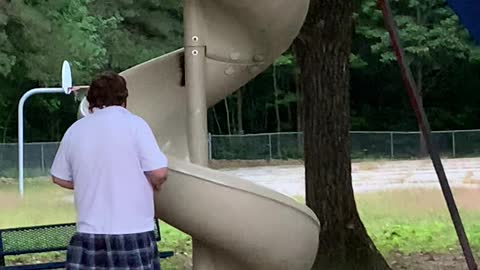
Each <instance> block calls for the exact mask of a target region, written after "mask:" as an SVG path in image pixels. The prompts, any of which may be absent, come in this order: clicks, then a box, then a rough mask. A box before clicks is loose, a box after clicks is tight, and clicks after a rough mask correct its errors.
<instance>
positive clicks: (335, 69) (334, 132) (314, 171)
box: [294, 0, 389, 270]
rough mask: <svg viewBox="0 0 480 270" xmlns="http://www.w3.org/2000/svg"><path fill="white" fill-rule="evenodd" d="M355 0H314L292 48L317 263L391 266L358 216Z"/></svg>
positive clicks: (341, 267)
mask: <svg viewBox="0 0 480 270" xmlns="http://www.w3.org/2000/svg"><path fill="white" fill-rule="evenodd" d="M352 14H353V1H350V0H336V1H334V0H311V2H310V10H309V14H308V17H307V20H306V22H305V25H304V27H303V29H302V32H301V34H300V36H299V37H298V39H297V40H296V41H295V44H294V49H295V53H296V56H297V61H298V63H299V67H300V69H301V74H300V78H299V79H300V80H299V83H300V87H301V89H302V92H303V95H304V107H303V110H304V132H305V147H304V151H305V177H306V194H307V198H306V199H307V204H308V206H309V207H310V208H312V209H313V211H314V212H315V213H316V215H317V216H318V218H319V220H320V223H321V231H320V245H319V249H318V255H317V259H316V262H315V265H314V268H313V269H322V270H347V269H348V270H350V269H356V270H363V269H365V270H367V269H368V270H376V269H382V270H383V269H389V266H388V264H387V263H386V262H385V260H384V258H383V257H382V255H381V254H380V253H379V252H378V250H377V249H376V247H375V245H374V244H373V242H372V240H371V239H370V238H369V236H368V234H367V231H366V229H365V227H364V225H363V223H362V221H361V219H360V217H359V214H358V212H357V207H356V203H355V198H354V193H353V187H352V178H351V159H350V104H349V102H350V96H349V83H350V71H349V55H350V51H351V43H352V23H353V22H352Z"/></svg>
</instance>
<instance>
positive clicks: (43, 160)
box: [40, 143, 45, 173]
mask: <svg viewBox="0 0 480 270" xmlns="http://www.w3.org/2000/svg"><path fill="white" fill-rule="evenodd" d="M40 153H41V160H42V173H44V172H45V150H44V149H43V143H42V144H40Z"/></svg>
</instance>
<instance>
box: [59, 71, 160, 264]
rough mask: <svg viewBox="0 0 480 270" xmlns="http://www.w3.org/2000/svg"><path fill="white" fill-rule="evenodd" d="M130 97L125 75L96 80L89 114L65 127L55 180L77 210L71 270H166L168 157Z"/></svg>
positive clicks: (69, 253)
mask: <svg viewBox="0 0 480 270" xmlns="http://www.w3.org/2000/svg"><path fill="white" fill-rule="evenodd" d="M127 97H128V89H127V84H126V81H125V79H124V78H123V77H122V76H120V75H118V74H116V73H111V72H109V73H103V74H101V75H100V76H98V77H97V78H96V79H95V80H93V81H92V83H91V85H90V88H89V90H88V94H87V101H88V102H89V104H90V108H89V109H90V112H91V114H90V115H88V116H86V117H84V118H82V119H80V120H78V121H77V122H76V123H74V124H73V125H72V126H71V127H70V128H69V129H68V130H67V132H66V133H65V135H64V137H63V139H62V142H61V144H60V147H59V149H58V152H57V155H56V157H55V160H54V162H53V165H52V168H51V174H52V177H53V182H54V183H55V184H57V185H59V186H61V187H64V188H67V189H72V190H74V199H75V208H76V211H77V233H76V234H75V235H74V236H73V237H72V239H71V242H70V245H69V247H68V251H67V265H66V269H79V270H80V269H146V270H149V269H152V270H157V269H160V263H159V258H158V251H157V247H156V241H155V235H154V226H155V224H154V200H153V195H154V194H153V193H154V190H158V189H160V188H161V186H162V184H163V183H164V182H165V181H166V178H167V158H166V157H165V155H164V154H163V153H162V151H161V150H160V148H159V146H158V144H157V142H156V139H155V136H154V135H153V132H152V130H151V129H150V127H149V125H148V124H147V123H146V122H145V121H144V120H143V119H142V118H140V117H138V116H136V115H134V114H132V113H130V112H129V111H128V110H127V109H126V105H127Z"/></svg>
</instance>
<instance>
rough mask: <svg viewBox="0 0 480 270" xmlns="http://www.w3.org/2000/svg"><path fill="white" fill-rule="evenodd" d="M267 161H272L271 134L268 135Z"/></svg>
mask: <svg viewBox="0 0 480 270" xmlns="http://www.w3.org/2000/svg"><path fill="white" fill-rule="evenodd" d="M268 160H272V134H268Z"/></svg>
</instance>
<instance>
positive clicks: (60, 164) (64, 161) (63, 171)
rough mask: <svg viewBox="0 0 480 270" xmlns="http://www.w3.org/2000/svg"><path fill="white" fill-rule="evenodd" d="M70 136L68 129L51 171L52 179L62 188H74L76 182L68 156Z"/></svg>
mask: <svg viewBox="0 0 480 270" xmlns="http://www.w3.org/2000/svg"><path fill="white" fill-rule="evenodd" d="M68 138H69V135H68V131H67V133H65V136H64V137H63V139H62V142H61V143H60V146H59V147H58V151H57V154H56V155H55V159H54V160H53V164H52V168H51V170H50V173H51V175H52V181H53V183H54V184H56V185H58V186H60V187H62V188H66V189H70V190H72V189H74V184H73V173H72V167H71V164H70V162H69V158H68V148H69V145H68V144H69V141H68Z"/></svg>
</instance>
